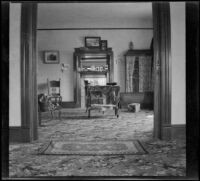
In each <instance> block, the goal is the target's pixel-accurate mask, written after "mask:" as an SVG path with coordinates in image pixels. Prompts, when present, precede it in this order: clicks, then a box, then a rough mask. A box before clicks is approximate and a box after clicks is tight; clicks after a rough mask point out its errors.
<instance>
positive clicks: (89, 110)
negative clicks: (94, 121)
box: [88, 109, 90, 118]
mask: <svg viewBox="0 0 200 181" xmlns="http://www.w3.org/2000/svg"><path fill="white" fill-rule="evenodd" d="M88 118H90V109H89V110H88Z"/></svg>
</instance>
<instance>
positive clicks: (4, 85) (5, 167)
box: [1, 2, 9, 178]
mask: <svg viewBox="0 0 200 181" xmlns="http://www.w3.org/2000/svg"><path fill="white" fill-rule="evenodd" d="M1 5H2V6H1V25H2V26H1V51H2V52H1V80H2V82H1V90H2V93H1V111H2V114H1V158H2V161H1V174H2V177H1V178H6V177H8V176H9V175H8V174H9V157H8V154H9V136H8V135H9V134H8V133H9V2H2V3H1Z"/></svg>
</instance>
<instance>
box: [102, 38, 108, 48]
mask: <svg viewBox="0 0 200 181" xmlns="http://www.w3.org/2000/svg"><path fill="white" fill-rule="evenodd" d="M107 48H108V41H107V40H101V49H102V50H106V49H107Z"/></svg>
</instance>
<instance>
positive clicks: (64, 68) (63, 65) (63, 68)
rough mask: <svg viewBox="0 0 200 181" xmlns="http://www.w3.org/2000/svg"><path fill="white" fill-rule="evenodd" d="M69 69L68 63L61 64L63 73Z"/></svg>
mask: <svg viewBox="0 0 200 181" xmlns="http://www.w3.org/2000/svg"><path fill="white" fill-rule="evenodd" d="M68 68H69V64H66V63H62V64H61V71H62V72H63V71H65V70H67V69H68Z"/></svg>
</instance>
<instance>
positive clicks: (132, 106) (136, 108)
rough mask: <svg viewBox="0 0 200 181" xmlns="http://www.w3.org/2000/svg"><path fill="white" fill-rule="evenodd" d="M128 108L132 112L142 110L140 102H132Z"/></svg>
mask: <svg viewBox="0 0 200 181" xmlns="http://www.w3.org/2000/svg"><path fill="white" fill-rule="evenodd" d="M128 110H129V111H131V112H138V111H140V103H131V104H128Z"/></svg>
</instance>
